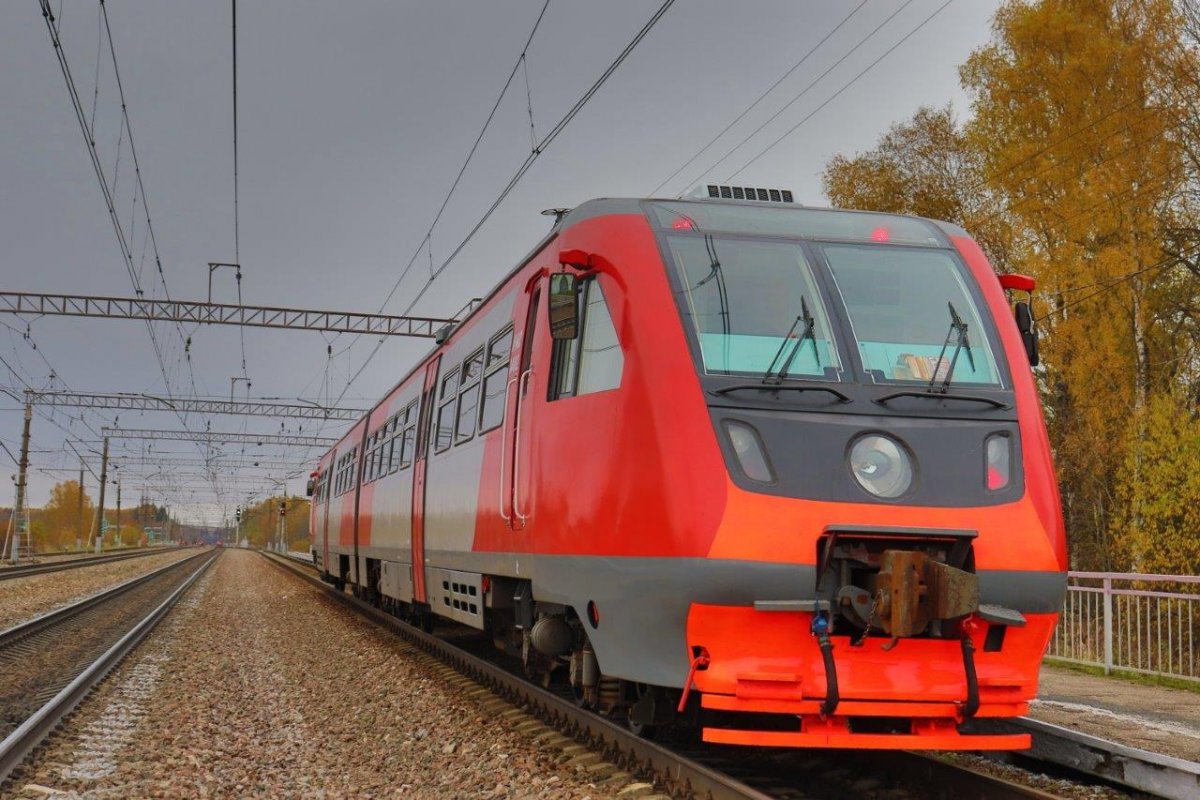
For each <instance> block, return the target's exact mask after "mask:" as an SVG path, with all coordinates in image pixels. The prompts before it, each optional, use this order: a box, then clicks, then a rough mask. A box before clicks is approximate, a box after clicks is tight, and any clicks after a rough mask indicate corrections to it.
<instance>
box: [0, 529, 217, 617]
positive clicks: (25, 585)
mask: <svg viewBox="0 0 1200 800" xmlns="http://www.w3.org/2000/svg"><path fill="white" fill-rule="evenodd" d="M195 554H196V550H195V548H191V547H181V548H178V549H172V550H167V551H164V552H162V553H156V554H155V555H152V556H142V557H138V558H129V559H124V560H121V561H117V562H114V563H112V564H94V565H92V566H87V567H78V568H76V569H68V570H63V571H62V572H43V573H42V574H40V575H30V576H29V577H26V578H13V579H12V580H7V581H0V630H3V629H6V628H11V627H12V626H13V625H18V624H20V623H22V622H25V621H27V620H30V619H33V618H34V617H36V616H39V615H41V614H45V613H46V612H47V611H53V610H54V609H56V608H58V607H60V606H65V605H67V604H68V603H74V602H75V601H76V600H82V599H83V598H85V597H90V596H91V595H93V594H96V593H97V592H101V591H103V590H105V589H108V588H111V587H113V586H116V585H117V584H118V583H121V582H123V581H127V580H129V579H130V578H134V577H136V576H138V575H145V574H146V573H147V572H153V571H154V570H156V569H158V568H159V567H163V566H166V565H167V564H170V563H172V562H175V561H179V560H180V559H183V558H187V557H188V556H194V555H195Z"/></svg>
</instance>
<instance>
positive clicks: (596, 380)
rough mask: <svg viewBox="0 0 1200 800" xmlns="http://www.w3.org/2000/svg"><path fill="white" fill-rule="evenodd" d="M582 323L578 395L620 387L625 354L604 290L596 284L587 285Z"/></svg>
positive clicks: (576, 392)
mask: <svg viewBox="0 0 1200 800" xmlns="http://www.w3.org/2000/svg"><path fill="white" fill-rule="evenodd" d="M583 319H584V325H583V333H582V335H580V337H579V339H580V348H579V370H578V372H579V375H578V379H577V383H576V387H575V394H576V395H577V396H578V395H581V394H591V393H592V392H603V391H607V390H608V389H616V388H618V387H620V385H621V371H622V370H623V369H624V368H625V354H624V353H622V352H621V343H620V342H619V341H617V329H616V327H615V326H614V325H613V321H612V315H611V314H610V313H609V311H608V303H607V302H605V300H604V290H603V289H601V288H600V284H599V283H597V282H596V281H589V282H588V292H587V305H586V307H585V309H584V312H583Z"/></svg>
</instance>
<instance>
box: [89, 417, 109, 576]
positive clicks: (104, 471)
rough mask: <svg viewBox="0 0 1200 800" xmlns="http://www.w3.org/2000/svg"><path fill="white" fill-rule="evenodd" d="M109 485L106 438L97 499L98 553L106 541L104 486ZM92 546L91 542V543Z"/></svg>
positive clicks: (96, 535)
mask: <svg viewBox="0 0 1200 800" xmlns="http://www.w3.org/2000/svg"><path fill="white" fill-rule="evenodd" d="M107 483H108V437H107V436H105V437H104V450H103V453H102V455H101V456H100V496H99V497H98V498H97V499H96V531H95V539H94V540H93V541H95V542H96V552H97V553H99V552H100V550H101V548H102V547H103V544H102V542H103V540H104V486H105V484H107ZM89 544H90V542H89Z"/></svg>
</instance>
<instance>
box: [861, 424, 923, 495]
mask: <svg viewBox="0 0 1200 800" xmlns="http://www.w3.org/2000/svg"><path fill="white" fill-rule="evenodd" d="M850 471H851V472H852V473H854V479H855V480H856V481H858V485H859V486H861V487H863V488H864V489H866V490H867V491H868V492H870V493H871V494H873V495H875V496H876V497H882V498H885V499H892V498H895V497H899V496H900V495H902V494H904V493H905V492H907V491H908V490H909V489H910V488H912V483H913V475H914V470H913V460H912V457H911V456H909V454H908V451H907V450H906V449H905V448H904V445H902V444H900V443H899V442H897V441H896V440H895V439H891V438H889V437H887V436H881V435H879V434H875V433H873V434H869V435H867V436H863V437H862V438H860V439H859V440H858V441H856V442H855V443H854V446H853V447H851V448H850Z"/></svg>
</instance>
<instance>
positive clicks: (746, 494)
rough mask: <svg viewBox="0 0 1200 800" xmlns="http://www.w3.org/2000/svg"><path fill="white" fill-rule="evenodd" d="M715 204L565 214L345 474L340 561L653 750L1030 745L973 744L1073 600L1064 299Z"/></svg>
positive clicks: (453, 332)
mask: <svg viewBox="0 0 1200 800" xmlns="http://www.w3.org/2000/svg"><path fill="white" fill-rule="evenodd" d="M708 193H709V195H710V197H706V198H697V199H689V200H623V199H601V200H592V201H589V202H587V203H584V204H583V205H581V206H579V207H578V208H575V209H574V210H572V211H570V212H569V213H566V214H565V215H564V216H562V218H561V219H560V220H559V221H558V223H557V224H556V225H555V226H554V228H553V230H552V231H551V232H550V233H549V235H547V236H546V238H545V239H544V240H543V241H541V242H540V243H539V244H538V245H537V247H536V248H534V250H533V252H532V253H531V254H530V255H529V256H528V257H527V258H526V259H525V260H524V261H522V262H521V264H520V265H519V266H518V267H517V268H516V269H514V270H513V271H512V272H511V273H510V274H509V275H508V276H507V277H506V278H505V279H504V280H503V281H502V282H501V283H500V285H499V286H497V287H496V288H495V289H494V290H493V291H492V293H491V294H490V295H489V296H488V297H487V298H486V300H485V301H484V302H483V303H482V304H481V305H480V306H479V307H478V308H476V309H475V310H474V311H473V312H472V313H471V314H470V316H469V317H467V318H466V319H464V320H463V321H462V322H460V323H459V324H457V325H455V326H454V327H453V329H450V330H446V331H444V332H443V335H442V336H441V337H439V340H440V341H439V344H438V346H437V347H436V349H435V350H434V351H433V352H432V353H430V354H429V356H428V357H427V358H425V359H424V360H423V361H422V362H421V363H420V364H419V365H418V366H417V367H416V368H415V369H413V370H412V371H411V372H410V373H409V374H408V375H407V376H405V377H404V379H403V380H401V381H400V383H399V384H398V385H397V386H396V388H395V389H393V390H392V391H391V392H389V393H388V395H387V396H386V397H385V398H383V400H381V401H380V402H379V404H378V405H377V406H376V407H375V408H374V409H373V410H372V411H371V412H370V413H369V414H368V415H367V416H366V417H365V418H364V419H362V420H361V421H359V422H358V423H357V424H356V425H355V426H354V427H353V428H352V429H351V430H350V431H349V433H348V434H347V435H346V437H345V438H344V439H343V440H342V441H341V442H339V443H338V445H337V446H336V447H334V448H333V449H332V450H330V451H329V452H328V453H327V454H326V455H325V456H324V457H323V458H322V459H321V461H320V464H319V467H318V468H317V470H316V471H315V472H314V473H313V479H312V482H311V486H310V491H313V492H315V502H314V503H313V506H312V515H313V516H312V531H313V542H314V545H313V550H314V553H313V555H314V559H315V561H316V563H317V564H319V565H320V567H321V570H322V572H323V573H324V575H325V576H326V579H327V580H329V581H331V582H334V583H336V584H339V585H341V586H343V587H344V586H345V585H346V584H349V585H352V586H353V587H354V591H355V592H356V593H358V594H360V595H361V596H364V597H368V598H370V599H371V600H373V601H374V602H376V603H378V604H380V605H381V606H383V607H385V608H388V609H390V610H392V611H394V612H396V613H401V614H405V615H407V616H409V617H410V618H413V619H417V620H424V621H426V622H428V621H430V620H432V618H433V617H434V616H435V615H436V616H440V617H445V618H449V619H451V620H454V621H456V622H458V623H461V624H463V625H468V626H473V627H475V628H477V629H480V630H483V631H487V632H489V633H490V634H491V636H492V637H493V638H494V640H495V642H496V644H497V645H498V646H500V647H502V648H504V649H506V650H508V651H510V652H511V653H513V654H515V655H519V656H520V657H521V658H522V660H523V662H524V664H525V667H526V669H527V671H528V672H529V674H530V675H531V676H534V677H537V678H539V679H542V680H545V681H550V680H562V681H566V682H568V683H569V684H570V685H571V687H572V688H573V690H574V692H575V696H576V697H577V698H578V700H579V702H580V703H581V704H584V705H587V706H590V707H593V708H596V709H597V710H599V711H601V712H604V713H610V714H614V715H621V716H623V717H626V718H628V720H629V722H630V725H631V726H632V727H634V728H635V729H640V730H642V731H646V732H648V731H649V729H650V728H652V727H654V726H658V725H662V724H666V723H672V722H687V723H690V724H700V725H701V726H702V727H703V729H704V730H703V736H704V738H705V739H706V740H708V741H713V742H726V743H737V744H765V745H788V746H798V747H868V748H917V749H959V748H962V749H1002V748H1020V747H1026V746H1028V739H1027V737H1025V736H1020V735H1016V736H1014V735H1003V736H1001V735H981V734H975V733H971V728H970V726H966V727H964V723H966V722H967V721H968V720H969V719H971V718H972V717H1007V716H1015V715H1019V714H1022V713H1024V712H1025V711H1026V708H1027V703H1028V702H1029V700H1030V699H1032V698H1033V697H1034V696H1035V695H1036V691H1037V678H1038V665H1039V663H1040V661H1041V658H1042V654H1043V652H1044V650H1045V648H1046V646H1047V643H1048V641H1049V639H1050V636H1051V632H1052V630H1053V628H1054V625H1055V622H1056V620H1057V610H1058V608H1059V604H1060V601H1061V598H1062V595H1063V592H1064V590H1065V570H1066V564H1067V561H1066V558H1067V557H1066V545H1065V539H1064V532H1063V524H1062V517H1061V509H1060V505H1059V498H1058V494H1057V488H1056V484H1055V477H1054V471H1053V466H1052V464H1051V457H1050V447H1049V443H1048V440H1047V437H1046V431H1045V428H1044V425H1043V422H1042V417H1041V411H1040V407H1039V401H1038V396H1037V392H1036V390H1035V386H1034V381H1033V377H1032V374H1031V370H1030V363H1031V362H1033V363H1034V364H1036V359H1037V350H1036V345H1037V341H1036V332H1035V331H1034V329H1033V326H1032V320H1031V315H1030V312H1029V305H1028V303H1026V302H1017V303H1016V304H1015V307H1011V308H1010V302H1009V299H1008V298H1007V297H1006V294H1005V292H1006V290H1025V291H1030V290H1032V289H1033V282H1032V281H1031V280H1029V279H1028V278H1023V277H1021V276H1001V277H999V278H998V277H997V275H996V274H995V273H994V272H993V270H992V269H991V267H990V266H989V265H988V263H987V260H986V259H985V257H984V255H983V253H982V252H981V250H980V249H979V247H978V246H977V245H976V243H975V242H974V241H972V239H971V238H970V237H969V236H968V235H967V234H966V233H965V232H964V231H962V230H961V229H959V228H957V227H956V226H954V225H951V224H947V223H944V222H935V221H930V220H925V219H917V218H912V217H902V216H894V215H885V214H876V213H864V212H850V211H837V210H829V209H815V208H806V207H801V206H797V205H794V204H792V203H791V196H790V193H787V192H781V191H778V190H773V189H771V190H767V189H757V188H745V187H723V186H711V187H708ZM730 712H735V713H730ZM737 712H740V713H737Z"/></svg>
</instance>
